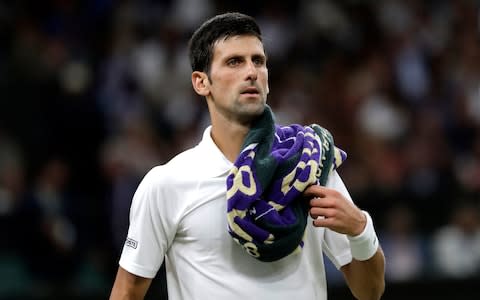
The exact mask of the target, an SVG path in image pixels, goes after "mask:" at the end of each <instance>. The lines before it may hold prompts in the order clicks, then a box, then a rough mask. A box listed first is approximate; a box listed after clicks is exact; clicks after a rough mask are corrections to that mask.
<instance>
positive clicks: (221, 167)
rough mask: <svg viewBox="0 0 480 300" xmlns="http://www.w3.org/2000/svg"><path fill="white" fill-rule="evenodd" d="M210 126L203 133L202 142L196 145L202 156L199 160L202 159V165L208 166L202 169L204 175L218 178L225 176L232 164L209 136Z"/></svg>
mask: <svg viewBox="0 0 480 300" xmlns="http://www.w3.org/2000/svg"><path fill="white" fill-rule="evenodd" d="M211 131H212V126H208V127H207V128H206V129H205V131H204V132H203V137H202V141H201V142H200V143H199V144H198V147H200V149H201V151H202V155H201V157H200V158H199V159H202V160H203V161H204V163H206V164H208V165H207V166H205V168H204V174H205V175H207V176H211V177H219V176H222V175H226V174H227V173H228V172H229V171H230V169H231V168H232V167H233V163H232V162H230V161H229V160H228V159H227V158H226V157H225V155H223V153H222V151H220V149H219V148H218V146H217V145H216V144H215V142H214V141H213V139H212V135H211Z"/></svg>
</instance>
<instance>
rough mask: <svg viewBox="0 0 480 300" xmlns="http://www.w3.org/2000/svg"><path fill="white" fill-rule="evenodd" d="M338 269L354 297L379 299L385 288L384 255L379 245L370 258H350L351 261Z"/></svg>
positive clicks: (367, 299) (366, 299) (363, 299)
mask: <svg viewBox="0 0 480 300" xmlns="http://www.w3.org/2000/svg"><path fill="white" fill-rule="evenodd" d="M340 270H341V271H342V273H343V276H344V277H345V280H346V282H347V284H348V287H349V288H350V291H352V294H353V295H354V296H355V298H357V299H361V300H369V299H372V300H377V299H380V297H381V296H382V294H383V292H384V290H385V279H384V277H385V257H384V255H383V251H382V249H381V248H380V247H378V250H377V252H376V253H375V254H374V255H373V256H372V257H371V258H370V259H368V260H364V261H361V260H356V259H352V262H351V263H349V264H347V265H345V266H343V267H341V268H340Z"/></svg>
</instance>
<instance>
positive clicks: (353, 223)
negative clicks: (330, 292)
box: [304, 185, 385, 300]
mask: <svg viewBox="0 0 480 300" xmlns="http://www.w3.org/2000/svg"><path fill="white" fill-rule="evenodd" d="M304 195H305V196H306V197H310V198H311V200H310V206H311V208H310V215H311V217H312V218H313V219H314V221H313V225H314V226H316V227H325V228H329V229H331V230H333V231H335V232H338V233H342V234H346V235H347V236H348V238H349V240H350V247H351V250H352V256H353V257H354V258H353V259H352V262H350V263H349V264H347V265H345V266H343V267H342V268H341V271H342V273H343V274H344V277H345V280H346V281H347V284H348V287H349V288H350V290H351V292H352V294H353V295H354V296H355V297H356V298H357V299H359V300H378V299H380V297H381V296H382V294H383V292H384V290H385V257H384V255H383V251H382V250H381V248H380V246H379V245H378V240H377V237H376V234H375V231H374V228H373V223H372V220H371V218H370V216H369V215H368V214H366V213H364V212H362V211H361V210H360V209H359V208H358V207H357V206H355V204H354V203H353V202H351V201H350V200H349V199H347V198H346V197H345V196H344V195H343V194H342V193H340V192H339V191H337V190H335V189H331V188H326V187H323V186H319V185H312V186H310V187H309V188H307V189H306V191H305V192H304Z"/></svg>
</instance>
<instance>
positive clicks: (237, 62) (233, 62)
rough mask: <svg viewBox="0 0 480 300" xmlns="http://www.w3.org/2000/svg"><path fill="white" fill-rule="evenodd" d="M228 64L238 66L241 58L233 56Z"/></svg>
mask: <svg viewBox="0 0 480 300" xmlns="http://www.w3.org/2000/svg"><path fill="white" fill-rule="evenodd" d="M227 64H228V65H229V66H236V65H238V64H240V60H239V59H238V58H232V59H229V60H228V62H227Z"/></svg>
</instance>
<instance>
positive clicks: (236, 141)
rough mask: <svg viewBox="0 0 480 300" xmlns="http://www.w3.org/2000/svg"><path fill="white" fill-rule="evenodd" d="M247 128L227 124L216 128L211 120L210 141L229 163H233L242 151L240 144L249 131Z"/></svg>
mask: <svg viewBox="0 0 480 300" xmlns="http://www.w3.org/2000/svg"><path fill="white" fill-rule="evenodd" d="M249 129H250V128H249V127H248V126H244V125H240V124H236V123H228V124H225V125H222V126H218V125H217V126H216V124H215V122H213V120H212V131H211V134H212V139H213V141H214V142H215V144H216V145H217V147H218V148H219V149H220V151H222V153H223V155H225V157H226V158H227V159H228V160H229V161H231V162H235V160H236V159H237V157H238V155H239V154H240V151H241V150H242V149H241V148H242V144H243V141H244V140H245V137H246V136H247V133H248V131H249Z"/></svg>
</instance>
